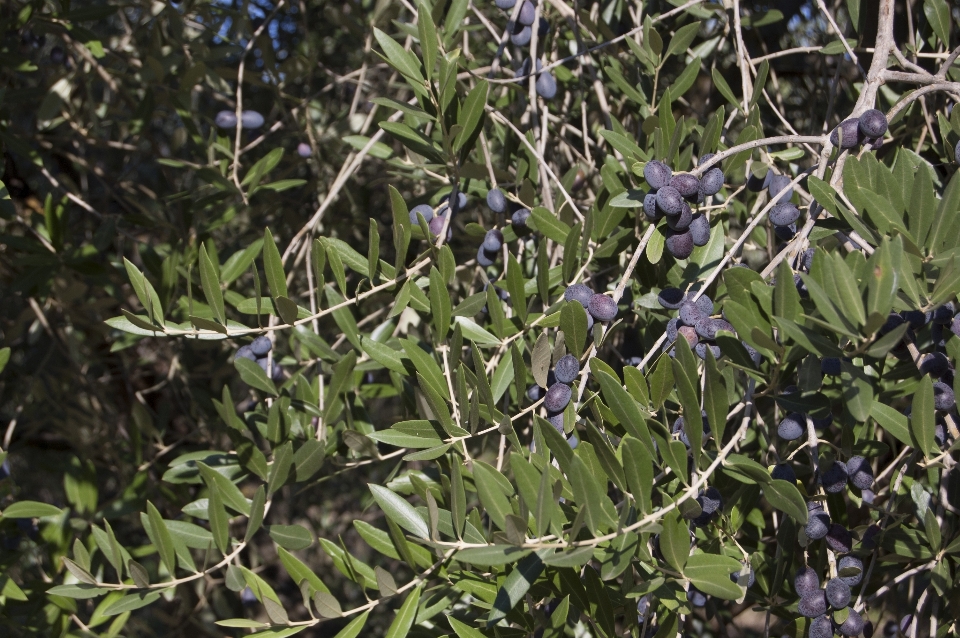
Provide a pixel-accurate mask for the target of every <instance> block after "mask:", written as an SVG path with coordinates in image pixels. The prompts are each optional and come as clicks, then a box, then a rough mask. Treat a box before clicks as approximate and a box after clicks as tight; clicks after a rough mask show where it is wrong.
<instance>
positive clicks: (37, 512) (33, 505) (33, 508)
mask: <svg viewBox="0 0 960 638" xmlns="http://www.w3.org/2000/svg"><path fill="white" fill-rule="evenodd" d="M61 514H63V510H61V509H60V508H59V507H54V506H53V505H50V504H48V503H40V502H38V501H18V502H16V503H13V504H11V505H10V506H9V507H7V509H5V510H3V518H43V517H44V516H60V515H61Z"/></svg>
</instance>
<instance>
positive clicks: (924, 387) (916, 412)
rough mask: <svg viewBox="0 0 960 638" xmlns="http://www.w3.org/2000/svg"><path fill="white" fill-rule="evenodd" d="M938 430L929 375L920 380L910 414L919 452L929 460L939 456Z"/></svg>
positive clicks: (911, 427)
mask: <svg viewBox="0 0 960 638" xmlns="http://www.w3.org/2000/svg"><path fill="white" fill-rule="evenodd" d="M935 428H936V412H935V408H934V403H933V381H931V380H930V377H929V376H928V375H924V377H923V379H921V380H920V387H919V388H917V391H916V392H915V393H914V395H913V408H912V410H911V413H910V432H911V433H912V434H913V440H914V441H916V447H917V449H918V450H920V451H921V452H923V453H924V455H925V456H926V457H927V458H930V457H933V456H935V455H936V454H937V452H938V449H937V444H936V441H934V438H933V436H934V430H935Z"/></svg>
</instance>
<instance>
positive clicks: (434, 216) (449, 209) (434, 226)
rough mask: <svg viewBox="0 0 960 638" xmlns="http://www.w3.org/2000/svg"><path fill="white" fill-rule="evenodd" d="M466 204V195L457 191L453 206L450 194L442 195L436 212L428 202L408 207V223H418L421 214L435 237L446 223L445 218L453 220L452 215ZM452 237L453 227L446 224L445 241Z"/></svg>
mask: <svg viewBox="0 0 960 638" xmlns="http://www.w3.org/2000/svg"><path fill="white" fill-rule="evenodd" d="M466 206H467V196H466V195H465V194H464V193H463V192H460V191H458V192H457V199H456V200H455V201H454V203H453V206H451V205H450V196H449V195H444V197H443V198H442V199H441V200H440V205H439V206H438V207H437V210H436V212H434V210H433V207H432V206H431V205H430V204H418V205H417V206H414V207H413V208H411V209H410V212H409V215H410V223H411V224H414V225H418V224H419V223H420V222H419V220H418V216H422V217H423V220H424V221H425V222H427V228H428V229H429V230H430V232H431V233H432V234H433V235H434V236H435V237H436V236H439V235H440V233H441V232H443V225H444V223H446V220H447V218H448V217H449V218H450V220H451V222H452V221H453V217H454V215H456V213H457V212H458V211H461V210H463V209H464V208H466ZM452 237H453V228H452V227H451V226H450V225H448V226H447V239H446V240H447V241H450V239H451V238H452Z"/></svg>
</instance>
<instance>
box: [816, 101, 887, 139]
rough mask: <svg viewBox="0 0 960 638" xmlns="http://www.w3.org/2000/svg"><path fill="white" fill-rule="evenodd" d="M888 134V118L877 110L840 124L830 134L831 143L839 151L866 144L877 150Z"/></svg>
mask: <svg viewBox="0 0 960 638" xmlns="http://www.w3.org/2000/svg"><path fill="white" fill-rule="evenodd" d="M886 132H887V116H886V115H884V114H883V112H882V111H878V110H877V109H869V110H867V111H864V112H863V115H861V116H860V117H859V118H850V119H848V120H844V121H843V122H840V125H839V126H838V127H837V128H835V129H833V133H831V134H830V143H831V144H833V145H834V146H836V147H837V148H839V149H853V148H856V147H858V146H860V145H861V144H863V143H864V142H866V143H867V144H870V145H871V146H872V147H873V148H877V147H879V146H880V144H881V143H882V139H883V134H884V133H886Z"/></svg>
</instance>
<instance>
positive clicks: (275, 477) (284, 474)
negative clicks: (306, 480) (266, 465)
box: [267, 441, 293, 495]
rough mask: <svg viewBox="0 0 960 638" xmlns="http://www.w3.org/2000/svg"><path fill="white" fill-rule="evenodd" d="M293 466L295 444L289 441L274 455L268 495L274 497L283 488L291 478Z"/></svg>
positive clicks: (268, 483) (268, 480)
mask: <svg viewBox="0 0 960 638" xmlns="http://www.w3.org/2000/svg"><path fill="white" fill-rule="evenodd" d="M292 466H293V442H292V441H287V442H286V443H284V444H283V445H281V446H280V447H279V448H277V449H276V451H274V453H273V465H271V466H270V475H269V478H268V479H267V494H268V495H272V494H273V493H274V492H276V491H277V490H278V489H280V488H281V487H283V484H284V483H286V481H287V478H288V477H289V476H290V468H291V467H292Z"/></svg>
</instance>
